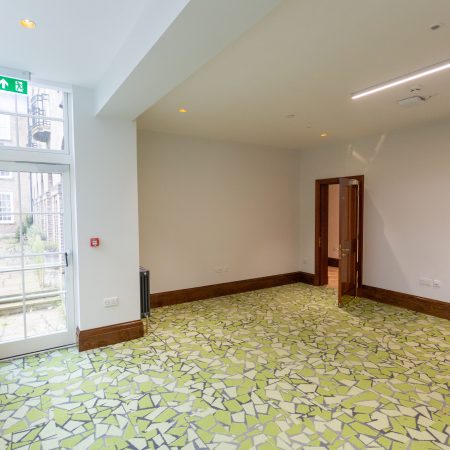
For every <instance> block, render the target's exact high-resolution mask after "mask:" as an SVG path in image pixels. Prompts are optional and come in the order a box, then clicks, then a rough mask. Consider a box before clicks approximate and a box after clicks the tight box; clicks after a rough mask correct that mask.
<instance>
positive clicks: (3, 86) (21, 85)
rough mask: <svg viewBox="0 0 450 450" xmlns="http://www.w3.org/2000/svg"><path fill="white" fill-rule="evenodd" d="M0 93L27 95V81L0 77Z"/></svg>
mask: <svg viewBox="0 0 450 450" xmlns="http://www.w3.org/2000/svg"><path fill="white" fill-rule="evenodd" d="M0 91H9V92H14V93H16V94H25V95H27V94H28V81H25V80H18V79H17V78H9V77H4V76H2V75H0Z"/></svg>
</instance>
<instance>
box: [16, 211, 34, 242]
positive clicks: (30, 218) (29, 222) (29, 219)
mask: <svg viewBox="0 0 450 450" xmlns="http://www.w3.org/2000/svg"><path fill="white" fill-rule="evenodd" d="M32 225H33V216H32V215H31V214H27V215H26V216H25V219H24V220H23V222H22V223H21V225H19V226H18V227H17V228H16V234H15V235H16V240H17V241H19V240H20V227H22V236H26V234H27V232H28V229H29V228H30V227H31V226H32Z"/></svg>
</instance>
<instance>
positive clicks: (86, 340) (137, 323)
mask: <svg viewBox="0 0 450 450" xmlns="http://www.w3.org/2000/svg"><path fill="white" fill-rule="evenodd" d="M142 336H144V324H143V322H142V320H133V321H132V322H125V323H117V324H115V325H109V326H106V327H100V328H92V329H90V330H80V329H79V328H77V343H78V350H79V351H80V352H82V351H84V350H91V349H93V348H98V347H104V346H106V345H112V344H118V343H119V342H125V341H131V340H132V339H137V338H140V337H142Z"/></svg>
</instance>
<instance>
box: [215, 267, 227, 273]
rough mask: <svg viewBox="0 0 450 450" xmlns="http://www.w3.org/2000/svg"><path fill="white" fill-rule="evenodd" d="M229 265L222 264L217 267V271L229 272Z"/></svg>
mask: <svg viewBox="0 0 450 450" xmlns="http://www.w3.org/2000/svg"><path fill="white" fill-rule="evenodd" d="M228 270H229V269H228V266H221V267H216V272H217V273H224V272H228Z"/></svg>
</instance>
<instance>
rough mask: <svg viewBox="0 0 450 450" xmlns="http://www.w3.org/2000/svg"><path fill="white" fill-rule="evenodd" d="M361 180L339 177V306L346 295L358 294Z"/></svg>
mask: <svg viewBox="0 0 450 450" xmlns="http://www.w3.org/2000/svg"><path fill="white" fill-rule="evenodd" d="M358 205H359V181H358V180H356V179H353V178H339V287H338V306H342V297H343V296H344V295H353V296H356V292H357V288H358V253H359V251H358V250H359V249H358V246H359V236H358V234H359V211H358Z"/></svg>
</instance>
